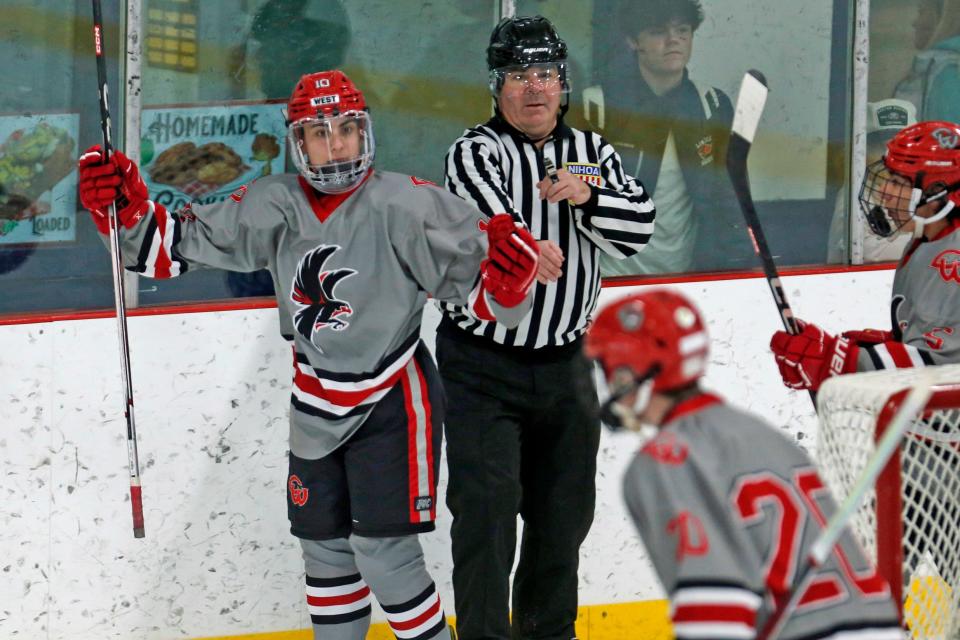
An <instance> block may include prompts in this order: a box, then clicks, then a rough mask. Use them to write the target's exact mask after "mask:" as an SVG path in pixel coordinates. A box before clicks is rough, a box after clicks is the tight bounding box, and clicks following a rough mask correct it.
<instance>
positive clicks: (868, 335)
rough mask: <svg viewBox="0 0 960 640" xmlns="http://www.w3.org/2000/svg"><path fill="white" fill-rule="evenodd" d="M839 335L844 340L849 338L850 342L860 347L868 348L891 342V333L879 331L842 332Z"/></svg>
mask: <svg viewBox="0 0 960 640" xmlns="http://www.w3.org/2000/svg"><path fill="white" fill-rule="evenodd" d="M841 335H842V336H843V337H844V338H849V339H850V342H853V343H854V344H857V345H860V346H870V345H873V344H883V343H884V342H891V341H893V332H892V331H881V330H880V329H863V330H860V331H844V332H843V333H842V334H841Z"/></svg>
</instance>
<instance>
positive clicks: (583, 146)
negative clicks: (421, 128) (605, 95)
mask: <svg viewBox="0 0 960 640" xmlns="http://www.w3.org/2000/svg"><path fill="white" fill-rule="evenodd" d="M544 157H548V158H550V159H551V160H552V161H553V164H554V166H556V167H558V168H560V167H564V168H566V169H567V170H568V171H570V172H571V173H575V174H578V175H579V176H580V177H581V178H583V179H585V180H586V181H587V183H588V184H590V185H591V190H592V191H593V195H592V196H591V198H590V200H588V201H587V202H585V203H584V204H582V205H578V206H576V205H571V204H569V203H568V202H567V201H561V202H559V203H556V204H551V203H549V202H547V201H546V200H540V199H539V198H538V190H537V183H538V182H540V181H541V180H542V179H543V178H544V177H545V175H546V172H545V170H544V165H543V158H544ZM445 184H446V187H447V189H448V190H449V191H451V192H452V193H455V194H457V195H458V196H460V197H461V198H463V199H465V200H467V201H468V202H472V203H474V204H475V205H477V207H479V208H480V211H482V212H483V213H484V214H485V215H487V216H493V215H495V214H497V213H504V212H507V213H511V214H512V215H513V216H514V217H515V218H517V219H518V220H522V221H523V222H524V223H526V225H527V226H528V227H529V228H530V231H531V233H532V234H533V237H534V238H536V239H537V240H552V241H554V242H556V243H557V244H558V245H559V246H560V249H561V250H562V251H563V255H564V263H563V274H562V275H561V276H560V278H559V280H558V281H557V282H554V283H550V284H548V285H542V284H540V283H535V284H534V287H535V289H534V299H533V308H532V310H531V312H530V313H529V314H527V317H526V318H525V319H524V320H523V322H522V323H521V324H520V326H518V327H517V328H516V329H508V328H507V327H505V326H503V325H501V324H497V323H494V322H486V321H483V320H478V319H476V317H474V316H473V315H471V314H469V313H467V312H465V310H464V309H463V308H462V307H457V306H454V305H451V304H446V303H444V304H441V305H440V307H441V309H442V310H443V312H444V319H443V321H442V324H441V330H443V329H444V328H447V327H449V325H451V324H453V325H456V326H457V327H459V329H461V330H463V331H466V332H467V333H469V334H472V335H473V336H476V337H478V338H481V339H482V338H486V339H487V340H492V341H493V342H495V343H497V344H500V345H504V346H509V347H524V348H528V349H542V348H544V347H548V348H549V347H559V346H562V345H566V344H570V343H572V342H574V341H575V340H576V339H577V338H579V337H580V336H581V335H582V334H583V333H584V332H585V331H586V328H587V324H588V322H589V319H590V316H591V314H592V313H593V310H594V308H595V307H596V304H597V296H598V295H599V293H600V261H599V257H600V252H601V251H602V252H604V253H606V254H608V255H610V256H613V257H615V258H626V257H628V256H631V255H633V254H635V253H636V252H637V251H640V250H641V249H643V248H644V247H645V246H646V244H647V242H648V240H649V239H650V235H651V234H652V233H653V219H654V215H655V210H654V206H653V201H652V200H651V199H650V197H649V196H648V195H647V193H646V191H645V190H644V188H643V185H641V184H640V182H639V181H638V180H636V179H634V178H632V177H630V176H628V175H626V174H625V173H624V170H623V167H622V166H621V162H620V157H619V156H618V155H617V152H616V151H614V149H613V146H611V145H610V144H609V143H608V142H607V141H606V140H604V139H603V138H602V137H600V136H599V135H597V134H595V133H592V132H588V131H579V130H577V129H574V128H571V127H568V126H567V125H565V124H563V123H562V122H561V123H560V124H559V125H558V126H557V128H556V129H555V130H554V132H553V134H551V136H550V138H549V139H548V140H547V142H546V143H545V144H544V146H543V149H542V151H541V150H538V149H537V147H536V146H535V145H534V144H533V142H531V141H530V139H529V138H527V137H526V136H524V135H523V134H522V133H520V132H518V131H517V130H516V129H514V128H513V127H511V126H510V125H509V124H507V123H506V122H505V121H503V120H502V119H501V118H499V117H498V116H494V118H492V119H491V120H489V121H488V122H487V123H485V124H482V125H479V126H476V127H474V128H472V129H468V130H467V131H465V132H464V134H463V135H462V136H461V137H460V138H458V139H457V140H456V141H455V142H454V143H453V145H452V146H451V147H450V150H449V151H448V152H447V158H446V167H445ZM444 325H446V327H445V326H444Z"/></svg>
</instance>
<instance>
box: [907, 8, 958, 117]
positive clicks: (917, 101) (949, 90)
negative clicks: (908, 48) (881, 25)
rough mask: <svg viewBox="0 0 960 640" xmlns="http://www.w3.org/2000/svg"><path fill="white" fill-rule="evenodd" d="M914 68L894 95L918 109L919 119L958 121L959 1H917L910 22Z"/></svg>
mask: <svg viewBox="0 0 960 640" xmlns="http://www.w3.org/2000/svg"><path fill="white" fill-rule="evenodd" d="M913 28H914V47H916V48H917V49H918V50H919V53H918V54H917V55H916V57H915V58H914V59H913V68H912V69H911V70H910V73H909V74H908V75H907V77H905V78H904V79H903V80H901V81H900V83H899V84H897V87H896V89H895V90H894V94H893V95H894V97H895V98H899V99H901V100H907V101H909V102H911V103H913V104H914V105H915V106H916V108H917V117H918V118H920V120H948V121H950V122H956V121H957V120H960V0H919V2H918V3H917V15H916V18H915V19H914V21H913Z"/></svg>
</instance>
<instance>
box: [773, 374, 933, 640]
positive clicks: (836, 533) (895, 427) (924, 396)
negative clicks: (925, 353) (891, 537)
mask: <svg viewBox="0 0 960 640" xmlns="http://www.w3.org/2000/svg"><path fill="white" fill-rule="evenodd" d="M932 393H933V379H932V377H929V376H928V377H924V378H921V380H920V381H919V382H918V383H917V384H916V385H915V386H914V387H913V388H911V389H910V392H909V393H908V394H907V396H906V398H904V400H903V403H902V404H901V405H900V408H899V409H897V412H896V414H894V416H893V418H892V419H891V420H890V424H889V425H888V426H887V430H886V433H884V434H883V437H882V438H881V439H880V441H879V442H878V443H877V450H876V451H875V452H874V454H873V456H871V458H870V459H869V460H868V461H867V464H866V465H865V466H864V468H863V471H862V472H861V473H860V476H859V477H858V478H857V481H856V482H855V483H854V485H853V487H851V488H850V493H849V494H848V495H847V497H846V498H845V499H844V501H843V502H842V503H841V504H840V506H839V507H838V508H837V511H836V513H834V514H833V517H831V518H830V520H828V521H827V524H826V526H825V527H824V528H823V531H822V532H821V533H820V535H819V536H817V539H816V540H814V541H813V544H811V545H810V553H809V555H808V556H807V563H806V565H805V566H804V567H803V570H802V571H801V572H800V574H799V578H798V579H797V580H795V581H794V587H793V589H792V590H791V591H790V594H789V598H788V599H787V602H786V604H785V605H784V606H783V607H781V608H779V609H777V610H776V611H775V612H774V614H773V615H772V616H770V620H768V621H767V624H766V625H764V630H763V633H761V634H760V636H758V637H759V638H760V640H776V638H779V637H780V632H781V631H783V625H784V624H785V623H786V621H787V620H788V619H789V617H790V613H792V612H793V610H794V609H796V607H797V604H798V603H799V602H800V598H801V597H802V596H803V594H804V593H805V592H806V590H807V585H808V583H809V582H810V580H812V579H813V576H814V570H815V569H816V568H817V567H819V566H820V565H822V564H823V563H824V561H825V560H826V559H827V557H828V556H829V555H830V554H831V553H832V552H833V546H834V545H835V544H836V543H837V540H838V539H839V538H840V536H841V535H842V534H843V532H844V529H845V528H846V526H847V522H848V521H849V520H850V517H851V516H852V515H853V513H854V512H855V511H856V510H857V509H858V508H859V507H860V502H861V500H863V497H864V495H866V493H867V491H868V490H870V488H872V487H873V486H874V484H876V482H877V476H879V475H880V472H881V471H883V468H884V467H885V466H886V465H887V462H888V461H889V460H890V457H891V456H892V455H893V453H894V451H896V449H897V447H898V446H899V445H900V439H901V438H902V437H903V434H904V433H905V432H906V430H907V427H909V426H910V425H911V424H912V423H913V420H914V418H915V417H916V416H917V415H918V414H920V412H921V411H923V409H924V407H926V406H927V401H929V400H930V396H931V395H932Z"/></svg>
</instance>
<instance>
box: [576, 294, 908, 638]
mask: <svg viewBox="0 0 960 640" xmlns="http://www.w3.org/2000/svg"><path fill="white" fill-rule="evenodd" d="M708 342H709V340H708V337H707V333H706V328H705V326H704V324H703V321H702V319H701V317H700V315H699V313H698V312H697V310H696V309H695V308H694V307H693V305H692V304H690V302H689V301H688V300H686V299H685V298H684V297H683V296H681V295H679V294H677V293H674V292H672V291H669V290H662V289H661V290H657V289H653V290H649V291H645V292H643V293H639V294H635V295H631V296H628V297H626V298H623V299H621V300H619V301H616V302H614V303H612V304H610V305H608V306H607V307H605V308H604V309H603V310H602V311H601V312H600V313H599V314H598V315H597V318H596V321H595V322H594V324H593V326H592V327H591V328H590V331H589V332H588V334H587V340H586V345H585V350H586V353H587V356H588V357H591V358H593V359H595V360H596V361H597V362H598V363H599V365H600V368H601V369H602V371H603V374H604V378H605V380H606V383H607V386H608V389H609V392H610V397H609V399H608V400H607V401H606V402H605V403H604V404H603V415H604V421H605V422H607V423H608V424H610V425H612V426H626V427H628V428H631V429H634V430H637V429H639V428H640V426H641V425H652V426H654V427H656V428H657V433H656V436H654V437H653V438H652V439H651V440H649V441H648V442H646V443H645V444H644V446H643V447H642V449H641V450H640V451H639V452H638V453H637V454H636V456H635V457H634V459H633V461H632V462H631V464H630V466H629V468H628V470H627V473H626V477H625V478H624V495H625V498H626V502H627V507H628V510H629V512H630V515H631V516H632V518H633V521H634V523H635V524H636V526H637V528H638V530H639V531H640V535H641V537H642V538H643V542H644V545H645V546H646V548H647V552H648V554H649V557H650V560H651V561H652V562H653V565H654V568H655V569H656V571H657V574H658V575H659V577H660V581H661V583H662V584H663V587H664V589H665V590H666V592H667V594H668V596H669V598H670V604H671V607H670V611H671V619H672V623H673V629H674V633H675V634H676V637H677V639H678V640H685V639H692V638H710V639H711V640H727V639H733V638H736V639H740V640H750V639H752V638H762V637H763V635H762V630H764V628H765V626H766V624H767V623H768V621H770V619H771V616H772V615H773V614H774V613H775V612H776V611H777V610H778V607H782V606H784V605H785V604H786V600H787V599H788V596H789V594H790V591H791V589H792V588H793V587H794V584H795V581H796V580H797V577H798V574H800V573H801V571H802V569H803V566H804V563H805V562H806V558H807V557H808V555H809V550H810V545H811V544H812V543H813V541H814V540H815V539H816V537H817V536H818V535H819V533H820V532H821V530H822V527H823V525H824V523H825V522H826V521H827V519H829V517H830V516H831V514H832V512H833V509H834V504H833V501H832V499H831V496H830V494H829V490H828V489H827V488H826V486H825V485H824V484H823V482H822V481H821V479H820V477H819V476H818V475H817V471H816V468H815V467H814V465H813V463H812V462H811V461H810V459H809V458H808V457H807V455H806V454H805V453H804V452H803V451H802V450H801V449H800V448H799V447H798V446H797V445H796V444H795V443H793V442H792V441H791V440H789V439H788V438H787V437H785V436H784V435H783V434H781V433H780V432H778V431H777V430H776V429H774V428H773V427H771V426H770V425H768V424H766V423H765V422H763V421H762V420H760V419H759V418H757V417H755V416H752V415H750V414H748V413H746V412H744V411H741V410H739V409H736V408H734V407H731V406H728V405H727V404H725V403H724V402H723V400H721V399H720V398H719V397H717V396H715V395H713V394H710V393H707V392H705V391H702V390H701V389H700V387H699V382H698V381H699V379H700V377H701V376H702V375H703V373H704V367H705V365H706V362H707V353H708V348H709V345H708ZM760 451H762V452H763V455H762V456H759V455H757V452H760ZM787 615H788V618H787V620H786V623H785V626H784V627H783V629H782V631H781V635H780V638H781V639H782V640H799V639H800V638H803V639H804V640H816V639H826V638H830V639H833V640H841V639H844V640H853V639H854V638H856V639H858V640H860V639H863V640H866V639H867V638H869V639H870V640H893V639H897V640H900V639H901V638H902V637H903V635H902V631H901V629H900V627H899V624H898V620H897V612H896V609H895V608H894V604H893V601H892V599H891V595H890V588H889V586H888V585H887V583H886V581H885V580H884V579H883V577H882V576H880V574H879V573H878V572H877V571H876V570H875V568H874V567H872V566H871V565H870V563H869V561H868V560H867V559H866V557H865V556H864V554H863V552H862V551H861V549H860V548H859V546H858V545H857V543H856V541H855V540H854V538H853V536H852V535H851V533H850V531H849V530H848V531H847V532H846V533H845V534H844V535H843V536H842V537H841V538H840V541H839V542H838V544H837V545H836V547H835V548H834V550H833V554H832V556H831V557H830V558H829V559H828V560H827V561H826V562H825V563H824V564H823V565H822V566H821V567H820V568H818V569H817V570H816V572H815V574H814V576H813V581H812V583H811V584H810V586H809V588H808V589H807V590H806V591H805V593H804V595H803V597H802V599H801V600H800V604H799V605H798V606H797V608H796V609H795V610H794V611H793V612H787Z"/></svg>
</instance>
